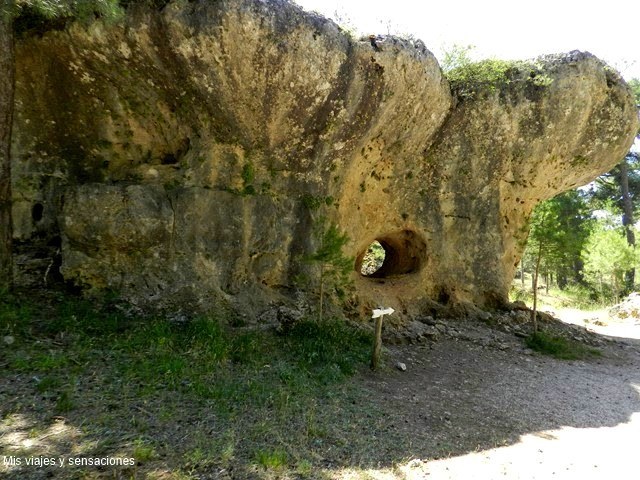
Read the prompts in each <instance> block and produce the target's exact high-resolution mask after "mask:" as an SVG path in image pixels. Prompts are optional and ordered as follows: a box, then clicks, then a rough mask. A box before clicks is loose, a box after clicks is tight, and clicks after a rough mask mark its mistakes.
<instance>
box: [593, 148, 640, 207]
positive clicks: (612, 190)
mask: <svg viewBox="0 0 640 480" xmlns="http://www.w3.org/2000/svg"><path fill="white" fill-rule="evenodd" d="M624 161H625V162H627V168H626V170H627V181H628V183H629V192H630V199H631V205H632V208H633V211H634V213H635V214H636V216H637V213H639V211H640V158H638V154H635V153H632V152H631V153H629V154H627V156H626V157H625V158H624ZM620 167H621V165H620V164H618V165H616V166H615V167H614V168H612V169H611V170H610V171H608V172H607V173H604V174H602V175H600V176H599V177H598V178H597V179H596V180H595V181H594V182H592V183H591V184H589V189H588V195H589V197H590V202H591V203H592V208H593V209H602V210H607V211H609V212H612V213H614V214H616V215H622V213H623V212H624V198H623V195H622V191H621V185H620V183H621V180H622V178H621V176H622V171H621V168H620Z"/></svg>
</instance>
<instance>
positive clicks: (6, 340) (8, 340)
mask: <svg viewBox="0 0 640 480" xmlns="http://www.w3.org/2000/svg"><path fill="white" fill-rule="evenodd" d="M2 341H3V342H4V343H5V344H6V345H11V344H12V343H13V342H15V341H16V339H15V337H13V336H12V335H5V336H4V337H2Z"/></svg>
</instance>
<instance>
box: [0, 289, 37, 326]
mask: <svg viewBox="0 0 640 480" xmlns="http://www.w3.org/2000/svg"><path fill="white" fill-rule="evenodd" d="M32 317H33V308H32V307H31V303H30V302H24V301H21V300H20V299H19V298H18V297H16V296H15V295H12V294H10V293H8V292H6V291H1V290H0V336H4V335H26V334H27V333H28V331H29V329H30V326H31V320H32Z"/></svg>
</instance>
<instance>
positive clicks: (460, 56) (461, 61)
mask: <svg viewBox="0 0 640 480" xmlns="http://www.w3.org/2000/svg"><path fill="white" fill-rule="evenodd" d="M474 48H475V47H474V46H473V45H458V44H454V45H453V46H452V47H451V48H449V49H447V50H445V51H444V54H443V57H442V62H441V64H440V66H441V67H442V70H443V71H444V72H445V74H446V73H448V72H450V71H452V70H455V69H457V68H462V67H466V66H467V65H470V64H471V63H473V60H471V56H470V55H469V53H470V52H471V51H472V50H473V49H474Z"/></svg>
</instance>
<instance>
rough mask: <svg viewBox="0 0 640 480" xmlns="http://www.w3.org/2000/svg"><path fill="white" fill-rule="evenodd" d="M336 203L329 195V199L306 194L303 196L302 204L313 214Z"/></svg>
mask: <svg viewBox="0 0 640 480" xmlns="http://www.w3.org/2000/svg"><path fill="white" fill-rule="evenodd" d="M334 203H335V199H334V198H333V197H332V196H331V195H329V196H327V197H322V196H319V197H318V196H315V195H311V194H308V193H306V194H304V195H303V196H302V204H303V205H304V206H305V207H306V208H307V209H308V210H309V211H311V212H314V211H316V210H318V209H319V208H320V207H322V206H324V205H326V206H327V207H330V206H331V205H333V204H334Z"/></svg>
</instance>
